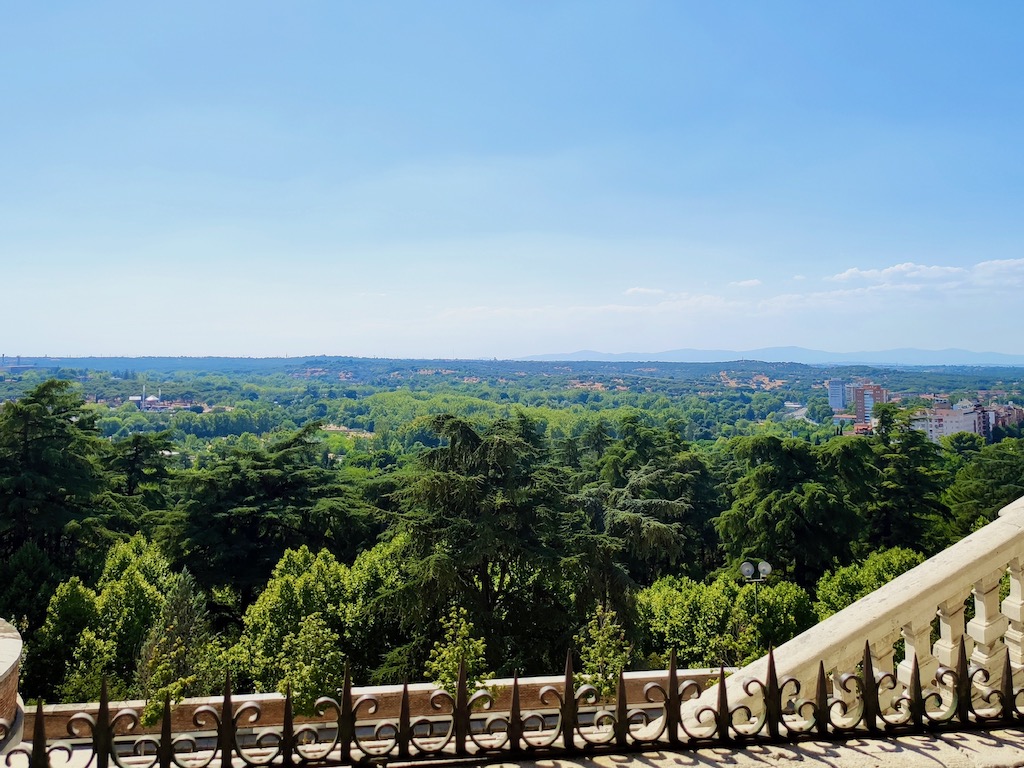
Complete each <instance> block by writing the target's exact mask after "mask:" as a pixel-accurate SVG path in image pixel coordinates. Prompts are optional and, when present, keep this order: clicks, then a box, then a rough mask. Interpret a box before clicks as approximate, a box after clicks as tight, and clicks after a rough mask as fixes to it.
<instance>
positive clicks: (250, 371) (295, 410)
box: [0, 358, 1024, 704]
mask: <svg viewBox="0 0 1024 768" xmlns="http://www.w3.org/2000/svg"><path fill="white" fill-rule="evenodd" d="M67 362H68V361H63V362H62V365H61V366H55V365H54V366H42V365H37V366H35V367H33V366H30V365H26V366H24V367H19V368H11V369H9V370H8V371H7V372H6V373H4V374H3V380H2V381H0V397H2V398H3V399H4V400H5V402H4V404H3V406H2V407H0V584H2V585H3V588H2V590H0V615H2V616H5V617H7V618H9V619H11V620H12V621H14V622H15V623H16V624H17V625H18V626H19V627H20V628H21V629H22V631H23V633H24V635H25V640H26V647H27V656H26V659H25V664H24V665H23V682H22V693H23V695H25V696H27V697H28V696H32V697H34V696H43V697H45V698H47V699H49V700H54V699H63V700H84V699H92V698H95V697H96V696H97V695H98V690H99V686H100V681H101V680H102V679H103V678H104V677H106V678H107V679H108V680H109V681H110V685H111V688H112V691H113V693H114V695H116V696H123V697H129V696H144V697H149V696H153V695H154V694H156V693H158V692H160V691H169V692H171V693H172V694H173V695H174V696H182V695H198V694H202V693H206V692H208V691H210V690H212V689H214V688H216V687H217V685H218V684H219V681H221V680H222V679H223V671H224V669H229V670H231V672H232V674H233V675H234V678H235V679H236V681H237V684H238V686H239V687H240V688H243V689H244V688H249V689H258V690H274V689H279V688H281V687H282V686H284V685H285V684H286V683H288V684H290V685H291V686H292V689H293V690H294V691H296V692H297V694H298V695H299V698H300V700H302V701H305V702H306V703H307V704H308V703H309V702H310V701H312V700H313V699H314V698H315V697H316V695H318V694H320V693H322V692H324V691H327V690H330V689H331V688H332V687H335V686H337V685H338V683H339V680H340V676H341V675H342V674H343V670H344V668H345V665H346V664H348V665H349V666H350V667H351V669H352V672H353V675H354V676H355V678H356V679H357V680H360V681H367V682H369V681H373V682H398V681H401V680H405V679H408V680H415V679H423V678H424V677H425V676H429V677H431V678H433V679H438V680H443V679H444V669H443V666H444V665H443V663H442V662H443V660H444V659H446V658H450V657H451V656H452V653H453V649H459V653H464V654H466V655H469V656H472V661H473V663H474V665H475V669H476V672H477V673H478V674H487V673H493V674H499V675H506V674H508V675H510V674H512V673H514V672H519V673H524V674H531V673H550V672H552V671H554V670H557V669H559V667H560V664H561V660H562V659H564V655H565V651H566V648H569V647H574V648H575V649H576V650H577V652H580V653H582V658H583V662H584V664H586V663H588V660H590V661H593V662H594V663H595V664H600V663H601V660H593V659H592V658H591V657H592V656H593V654H592V653H591V652H590V650H589V649H590V648H591V647H593V646H595V645H601V647H607V646H608V644H609V642H610V643H611V645H614V646H616V651H615V654H614V655H616V657H617V658H620V659H621V660H622V661H623V662H625V663H628V664H629V665H630V666H633V667H643V666H646V665H657V664H661V663H663V661H664V659H665V656H666V654H667V653H668V652H669V651H670V650H675V651H676V652H677V654H678V655H679V659H680V661H681V663H683V664H685V665H691V666H705V665H718V664H738V663H741V662H743V661H744V660H746V659H749V658H752V657H756V656H757V655H759V654H760V653H761V652H762V651H763V649H765V648H766V647H768V646H769V645H771V644H778V643H781V642H783V641H785V640H786V639H788V638H789V637H791V636H793V635H794V634H796V633H798V632H799V631H801V630H802V629H804V628H806V627H808V626H810V625H811V624H812V623H814V622H815V621H817V620H818V619H819V618H821V617H823V616H827V615H829V614H831V613H832V612H834V611H836V610H839V609H840V608H842V607H843V606H844V605H846V604H848V603H849V602H851V601H852V600H854V599H856V598H857V597H859V596H860V595H862V594H865V593H866V592H869V591H871V590H872V589H874V588H876V587H877V586H879V585H880V584H882V583H884V582H885V581H887V580H888V579H890V578H892V577H893V576H894V575H896V574H898V573H899V572H901V571H902V570H905V569H906V568H908V567H911V566H912V565H914V564H915V563H917V562H920V560H921V559H922V557H923V556H927V555H929V554H931V553H933V552H935V551H937V550H939V549H942V548H943V547H945V546H948V545H949V544H950V543H952V542H954V541H956V540H958V539H959V538H961V537H962V536H964V535H965V534H967V533H969V532H970V531H972V530H974V529H975V528H976V527H978V526H979V525H982V524H984V523H985V522H986V521H988V520H990V519H991V518H992V517H993V515H994V514H995V513H996V512H997V511H998V509H999V508H1000V507H1001V506H1003V505H1004V504H1006V503H1007V502H1009V501H1011V500H1013V499H1014V498H1016V497H1018V496H1020V495H1024V487H1021V486H1022V478H1024V442H1022V440H1021V436H1020V434H1019V433H1015V432H1013V431H1007V432H1005V433H1000V434H998V435H996V438H997V440H996V441H995V442H993V443H992V444H985V443H984V441H983V440H982V439H981V438H977V437H976V436H967V435H962V434H961V435H956V436H954V437H953V438H949V439H946V440H945V441H944V443H943V444H941V445H936V444H933V443H931V442H929V441H928V440H927V438H926V437H925V435H924V433H922V432H919V431H916V430H914V429H912V428H911V427H910V424H909V419H908V418H907V417H908V413H907V412H905V411H903V410H901V409H900V408H899V407H898V406H896V405H892V404H885V405H880V406H877V407H876V415H877V416H878V417H879V426H878V428H877V429H876V431H875V433H874V434H872V435H869V436H853V435H851V434H849V433H848V432H844V431H843V430H842V429H841V427H840V428H837V427H836V426H835V425H833V423H832V413H831V410H829V409H828V405H827V400H826V398H825V394H824V390H823V388H822V382H823V381H824V380H825V379H827V378H829V377H830V376H832V375H837V376H841V377H843V378H847V379H850V378H853V377H855V376H863V377H870V378H872V379H873V380H874V381H876V382H878V383H882V384H883V385H885V386H888V387H890V388H892V389H893V390H895V391H901V392H904V393H906V395H907V396H908V397H909V396H911V395H914V394H920V393H926V392H944V393H948V394H950V395H951V396H954V397H958V396H971V397H974V396H977V393H978V391H979V390H986V391H988V392H990V393H991V395H990V396H991V397H993V398H996V399H1004V400H1005V399H1012V398H1013V397H1017V398H1018V399H1019V398H1020V391H1021V380H1022V377H1024V371H1021V370H1019V369H976V370H975V369H939V370H925V369H907V370H881V369H863V370H861V369H857V370H852V369H848V368H847V369H841V370H839V371H838V372H836V371H829V370H826V369H821V368H814V367H810V366H801V365H787V364H767V363H757V362H752V361H742V362H738V363H728V364H700V365H689V364H661V363H659V364H654V363H645V364H627V363H615V364H612V363H571V364H569V363H565V364H560V363H511V362H501V361H473V362H466V361H457V362H453V361H431V362H425V361H388V360H356V359H350V358H314V359H303V360H283V361H244V360H242V361H228V362H226V361H225V360H210V361H205V362H203V361H191V362H192V364H191V365H189V363H190V361H188V360H158V359H152V360H146V359H134V360H133V359H126V360H113V361H106V362H105V363H104V361H100V360H98V359H97V360H91V361H89V360H86V361H76V366H72V365H68V364H67ZM143 392H146V393H148V394H149V396H152V395H153V394H156V393H159V395H158V399H157V400H156V401H154V402H152V403H150V404H149V405H147V402H146V401H145V400H139V399H138V398H140V397H141V396H142V393H143ZM132 397H135V398H137V399H136V400H131V399H130V398H132ZM794 404H800V405H802V406H804V407H806V411H805V412H801V413H802V414H803V415H802V416H801V417H797V418H793V413H794V411H795V410H796V409H795V405H794ZM761 558H764V559H768V560H770V562H771V564H772V566H773V568H774V570H773V573H772V575H771V577H770V578H769V579H768V581H767V582H765V583H763V584H760V585H754V584H751V583H747V582H745V580H744V579H743V578H742V577H741V576H740V575H739V571H738V564H739V563H740V562H741V561H743V560H744V559H753V560H755V561H756V560H758V559H761ZM755 590H757V592H756V595H755ZM597 638H604V641H606V642H604V644H600V643H596V639H597ZM609 638H610V640H609Z"/></svg>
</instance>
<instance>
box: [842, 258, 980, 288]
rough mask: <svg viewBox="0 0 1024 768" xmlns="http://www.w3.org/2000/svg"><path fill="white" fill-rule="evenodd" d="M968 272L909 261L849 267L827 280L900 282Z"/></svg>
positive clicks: (937, 278)
mask: <svg viewBox="0 0 1024 768" xmlns="http://www.w3.org/2000/svg"><path fill="white" fill-rule="evenodd" d="M966 274H968V270H966V269H964V268H963V267H940V266H929V265H926V264H915V263H913V262H911V261H907V262H904V263H903V264H894V265H893V266H891V267H885V268H884V269H859V268H858V267H850V268H849V269H847V270H846V271H844V272H840V273H839V274H837V275H832V276H831V277H829V278H826V279H827V280H834V281H839V282H847V281H852V280H861V281H865V282H874V283H891V282H902V281H907V280H927V281H933V280H948V279H950V278H956V277H961V276H964V275H966Z"/></svg>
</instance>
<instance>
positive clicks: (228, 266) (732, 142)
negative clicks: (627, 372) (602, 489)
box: [0, 0, 1024, 357]
mask: <svg viewBox="0 0 1024 768" xmlns="http://www.w3.org/2000/svg"><path fill="white" fill-rule="evenodd" d="M1022 26H1024V5H1021V4H1019V3H1016V2H1005V3H999V2H993V3H986V4H983V5H975V4H965V3H946V2H918V3H914V2H908V3H888V2H886V3H882V2H878V3H870V2H857V3H852V2H851V3H846V4H839V3H820V2H806V3H789V2H781V1H780V2H772V3H739V2H737V3H707V2H681V1H679V0H671V1H669V0H666V1H665V2H643V1H642V0H631V1H630V2H625V0H623V1H622V2H617V3H608V2H557V1H551V2H541V1H540V0H524V1H523V2H504V3H499V2H481V1H480V0H471V1H470V0H467V1H466V2H430V3H423V2H397V1H396V2H387V3H355V2H339V1H336V0H331V1H330V2H296V3H287V4H285V3H281V4H269V3H260V2H245V3H234V2H218V3H206V2H204V3H199V2H195V3H190V2H178V3H169V4H164V5H163V6H161V7H154V6H153V5H152V4H140V3H128V2H124V3H111V2H102V1H99V2H93V3H70V2H53V3H45V4H44V3H35V4H32V3H30V4H15V3H6V2H3V1H2V0H0V104H2V105H3V106H2V112H0V114H3V116H4V117H3V119H2V120H0V146H2V147H3V151H2V152H0V179H2V183H0V268H2V272H0V281H2V282H0V286H2V294H0V295H2V297H3V304H2V305H3V307H4V309H5V312H4V317H3V319H2V320H0V352H3V353H5V354H8V355H13V354H23V355H39V354H47V355H89V354H91V355H115V354H118V355H120V354H127V355H253V356H264V355H267V356H270V355H275V356H276V355H308V354H338V355H348V354H352V355H362V356H388V357H396V356H403V357H405V356H409V357H515V356H522V355H530V354H542V353H552V352H571V351H575V350H579V349H594V350H599V351H605V352H623V351H641V352H654V351H659V350H669V349H675V348H681V347H696V348H704V349H712V348H729V349H738V350H746V349H754V348H757V347H763V346H776V345H798V346H805V347H812V348H819V349H827V350H831V351H837V352H844V351H862V350H875V349H886V348H894V347H905V346H915V347H921V348H929V349H939V348H945V347H964V348H968V349H974V350H979V351H998V352H1007V353H1022V352H1024V333H1022V331H1024V328H1022V326H1024V319H1022V318H1024V314H1022V312H1021V307H1022V302H1021V296H1022V289H1024V247H1022V245H1024V216H1022V215H1021V214H1022V211H1024V161H1022V149H1021V146H1022V142H1021V135H1022V134H1021V130H1022V126H1024V120H1022V118H1024V114H1022V113H1024V78H1022V77H1021V76H1020V73H1021V71H1022V65H1024V52H1022V51H1024V49H1022V48H1021V46H1020V44H1019V31H1020V29H1021V28H1022Z"/></svg>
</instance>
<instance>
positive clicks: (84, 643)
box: [30, 536, 174, 701]
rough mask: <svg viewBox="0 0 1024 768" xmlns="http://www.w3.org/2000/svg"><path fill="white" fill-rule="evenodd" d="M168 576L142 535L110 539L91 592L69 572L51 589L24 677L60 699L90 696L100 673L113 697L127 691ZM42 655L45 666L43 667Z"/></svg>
mask: <svg viewBox="0 0 1024 768" xmlns="http://www.w3.org/2000/svg"><path fill="white" fill-rule="evenodd" d="M173 583H174V577H173V574H172V573H171V571H170V568H169V566H168V564H167V560H166V559H165V558H164V557H163V555H162V554H160V552H159V550H158V549H157V548H156V546H155V545H153V544H149V543H147V542H146V541H145V539H144V538H143V537H142V536H134V537H132V538H131V539H129V540H127V541H121V542H117V543H115V544H114V545H113V547H111V549H110V551H109V552H108V554H107V557H106V560H105V563H104V568H103V574H102V575H101V577H100V579H99V582H98V583H97V587H96V590H95V592H93V591H92V590H89V589H87V588H85V587H84V586H83V585H82V584H81V582H80V581H79V580H78V579H77V578H75V577H72V579H71V580H70V581H69V582H67V583H66V584H62V585H60V586H59V587H58V588H57V592H56V593H55V595H54V598H53V599H52V600H51V603H50V610H49V612H48V616H47V620H46V623H45V624H44V625H43V628H42V630H41V631H40V647H41V651H40V655H39V657H38V658H37V659H34V660H33V661H32V663H31V664H30V669H31V670H35V671H34V673H33V675H32V678H31V679H32V680H35V681H37V683H36V684H39V685H40V686H41V690H43V691H46V690H53V689H54V688H56V690H57V691H58V692H59V695H60V697H61V698H63V699H64V700H70V701H92V700H95V699H97V698H98V697H99V692H100V683H101V681H102V679H103V678H104V677H106V678H108V680H109V683H110V692H111V696H112V697H124V698H130V697H132V696H133V695H134V694H135V693H136V692H137V687H136V674H135V673H136V665H137V656H138V653H139V649H140V648H141V647H142V645H143V643H144V641H145V640H146V637H147V636H148V635H149V633H150V628H151V627H152V625H153V623H154V622H155V621H156V619H157V617H158V616H159V615H160V613H161V610H162V609H163V606H164V603H165V601H166V597H167V594H168V593H169V591H170V589H171V587H172V586H173ZM73 635H77V637H73ZM44 660H45V661H46V662H47V663H49V664H51V665H52V666H51V668H50V669H49V670H47V671H45V672H44V671H40V670H41V666H42V663H43V662H44Z"/></svg>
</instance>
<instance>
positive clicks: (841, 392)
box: [828, 379, 846, 411]
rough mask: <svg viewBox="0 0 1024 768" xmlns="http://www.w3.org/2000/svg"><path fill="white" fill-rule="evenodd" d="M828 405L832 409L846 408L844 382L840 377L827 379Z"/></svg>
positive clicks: (841, 409)
mask: <svg viewBox="0 0 1024 768" xmlns="http://www.w3.org/2000/svg"><path fill="white" fill-rule="evenodd" d="M828 407H829V408H831V409H832V410H833V411H843V410H846V382H845V381H843V380H842V379H829V381H828Z"/></svg>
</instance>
